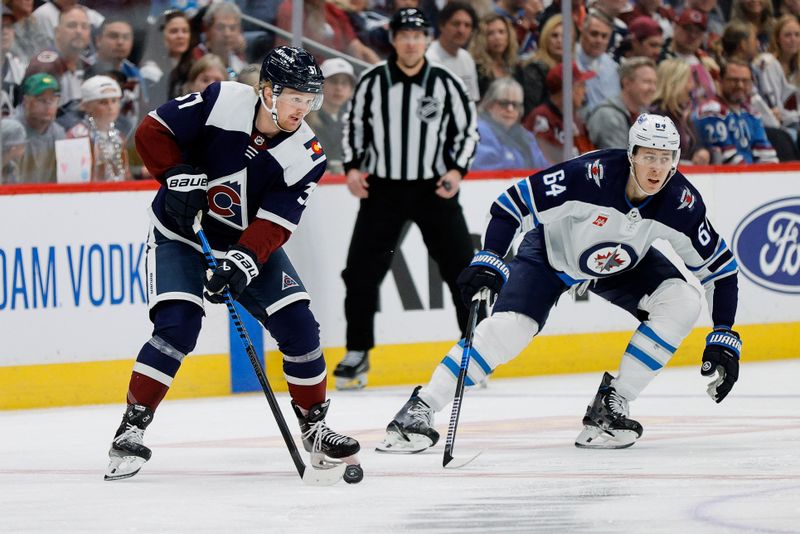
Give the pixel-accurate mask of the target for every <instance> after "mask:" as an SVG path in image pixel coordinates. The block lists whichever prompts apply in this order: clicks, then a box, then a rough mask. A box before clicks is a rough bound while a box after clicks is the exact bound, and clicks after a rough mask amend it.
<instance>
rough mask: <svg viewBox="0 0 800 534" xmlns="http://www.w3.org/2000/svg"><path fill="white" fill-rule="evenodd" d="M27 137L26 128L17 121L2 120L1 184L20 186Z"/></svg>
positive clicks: (0, 124)
mask: <svg viewBox="0 0 800 534" xmlns="http://www.w3.org/2000/svg"><path fill="white" fill-rule="evenodd" d="M26 141H27V135H26V134H25V127H24V126H23V125H22V124H20V122H19V121H18V120H16V119H11V118H4V119H0V142H2V144H3V146H2V157H3V162H2V163H3V165H2V171H0V184H18V183H19V182H20V171H19V166H20V163H21V162H22V156H24V155H25V143H26Z"/></svg>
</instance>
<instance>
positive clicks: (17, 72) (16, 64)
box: [0, 4, 25, 117]
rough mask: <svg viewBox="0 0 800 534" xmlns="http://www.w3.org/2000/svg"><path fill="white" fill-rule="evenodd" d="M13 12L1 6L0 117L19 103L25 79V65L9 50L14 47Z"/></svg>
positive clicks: (8, 113)
mask: <svg viewBox="0 0 800 534" xmlns="http://www.w3.org/2000/svg"><path fill="white" fill-rule="evenodd" d="M15 21H16V18H15V17H14V12H13V11H11V9H9V8H8V7H7V6H6V5H5V4H3V33H2V40H0V69H2V73H3V76H2V90H0V117H7V116H9V115H11V113H12V112H13V111H14V108H15V107H17V106H18V105H19V103H20V100H21V98H22V96H21V95H20V85H21V84H22V80H23V79H25V65H24V63H23V61H22V60H21V59H20V58H18V57H17V56H15V55H14V54H13V53H12V52H11V50H12V47H13V46H14V35H15V34H14V22H15Z"/></svg>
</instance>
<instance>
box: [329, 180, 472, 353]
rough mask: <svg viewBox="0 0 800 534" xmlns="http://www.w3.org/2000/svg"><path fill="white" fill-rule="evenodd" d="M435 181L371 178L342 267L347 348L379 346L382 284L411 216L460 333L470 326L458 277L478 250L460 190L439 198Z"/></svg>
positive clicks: (359, 348)
mask: <svg viewBox="0 0 800 534" xmlns="http://www.w3.org/2000/svg"><path fill="white" fill-rule="evenodd" d="M436 181H437V180H415V181H399V180H386V179H381V178H376V177H374V176H370V177H369V178H368V182H369V197H367V198H365V199H363V200H361V207H360V209H359V211H358V217H357V218H356V224H355V228H353V237H352V238H351V241H350V250H349V251H348V254H347V266H346V267H345V270H344V271H343V272H342V278H343V279H344V284H345V289H346V294H345V299H344V315H345V319H346V320H347V349H348V350H369V349H371V348H372V347H373V346H375V336H374V331H373V330H374V328H373V326H374V325H373V323H374V318H375V312H376V311H377V309H378V297H379V288H380V285H381V282H382V281H383V279H384V277H385V276H386V273H387V272H388V271H389V267H390V266H391V263H392V257H393V255H394V251H395V249H396V248H397V245H398V241H399V240H400V235H401V232H402V230H403V227H404V225H405V224H406V222H408V221H411V222H414V223H415V224H416V225H417V226H418V227H419V229H420V232H421V233H422V238H423V240H424V242H425V246H427V247H428V253H429V254H430V256H431V257H432V258H433V260H434V261H435V262H436V263H437V265H438V266H439V271H440V273H441V275H442V279H443V280H444V281H445V282H446V283H447V286H448V287H449V288H450V293H451V295H452V298H453V304H455V307H456V315H457V318H458V324H459V326H460V327H461V331H462V333H463V331H464V329H465V328H466V324H467V315H468V310H467V308H466V307H465V306H464V304H463V303H462V302H461V296H460V293H459V291H458V287H457V286H456V278H457V277H458V275H459V273H461V271H462V270H463V269H464V268H465V267H466V266H467V265H469V263H470V261H471V260H472V256H473V253H474V250H473V247H472V241H471V239H470V236H469V231H468V230H467V223H466V221H465V220H464V214H463V212H462V211H461V205H460V204H459V203H458V195H456V197H455V198H451V199H444V198H441V197H440V196H438V195H437V194H436V193H435V190H436Z"/></svg>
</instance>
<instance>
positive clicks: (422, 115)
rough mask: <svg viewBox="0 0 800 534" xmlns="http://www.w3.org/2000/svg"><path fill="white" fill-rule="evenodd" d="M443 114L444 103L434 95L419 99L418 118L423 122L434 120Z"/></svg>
mask: <svg viewBox="0 0 800 534" xmlns="http://www.w3.org/2000/svg"><path fill="white" fill-rule="evenodd" d="M441 114H442V103H441V102H439V100H438V99H436V98H434V97H432V96H423V97H422V98H420V99H419V101H417V118H418V119H419V120H421V121H422V122H433V121H435V120H436V119H438V118H439V116H440V115H441Z"/></svg>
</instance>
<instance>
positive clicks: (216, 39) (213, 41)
mask: <svg viewBox="0 0 800 534" xmlns="http://www.w3.org/2000/svg"><path fill="white" fill-rule="evenodd" d="M203 36H204V38H205V39H204V41H203V42H201V43H200V44H198V45H197V46H196V47H194V50H192V58H193V59H194V60H195V61H197V60H198V59H200V58H201V57H203V56H205V55H206V54H214V55H215V56H217V57H218V58H220V59H221V60H222V63H223V65H225V68H226V69H227V72H228V77H227V78H226V79H228V80H235V79H236V73H237V72H239V71H240V70H242V67H244V66H245V65H247V63H246V62H245V61H244V59H243V52H244V49H245V45H246V43H245V40H244V34H242V12H241V11H240V10H239V7H238V6H237V5H236V4H233V3H231V2H218V3H214V4H211V5H210V6H208V9H207V10H206V12H205V15H203Z"/></svg>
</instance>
